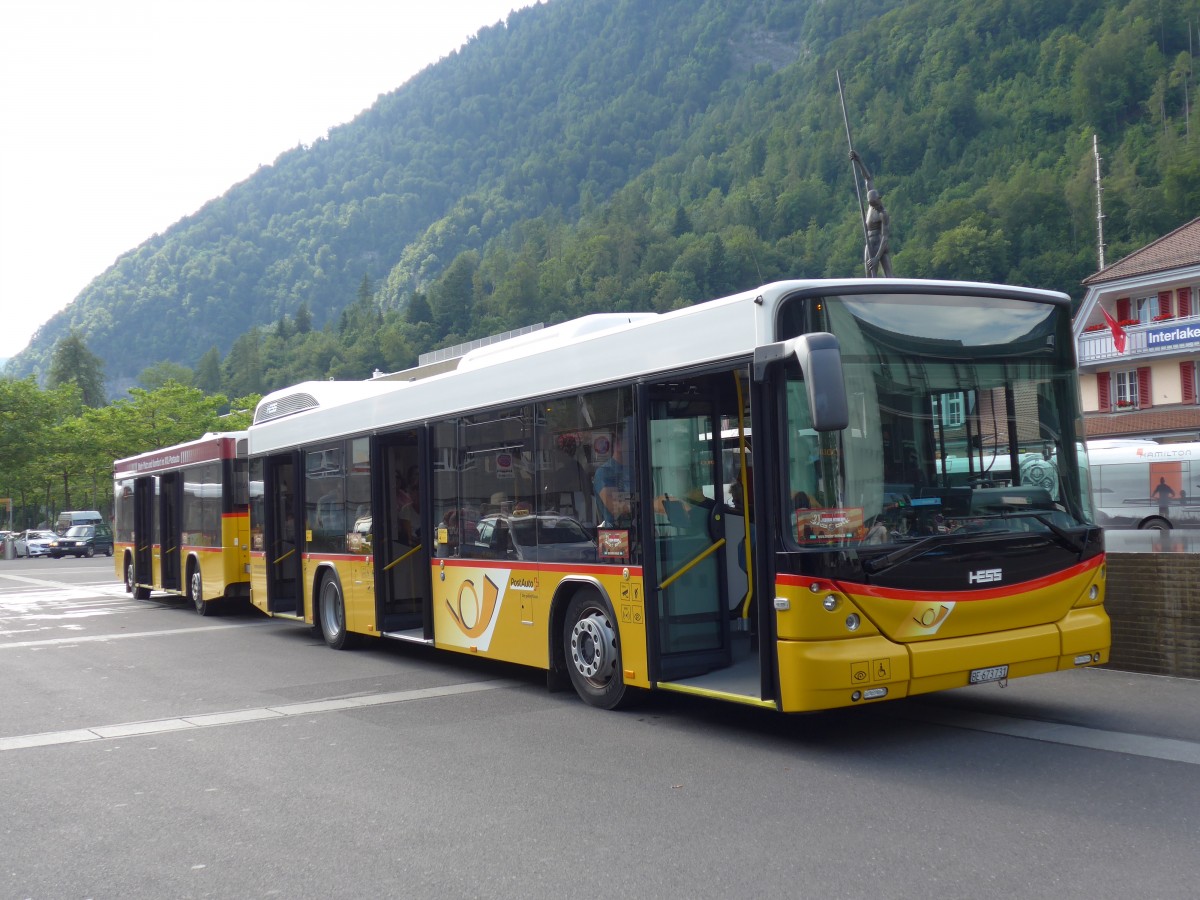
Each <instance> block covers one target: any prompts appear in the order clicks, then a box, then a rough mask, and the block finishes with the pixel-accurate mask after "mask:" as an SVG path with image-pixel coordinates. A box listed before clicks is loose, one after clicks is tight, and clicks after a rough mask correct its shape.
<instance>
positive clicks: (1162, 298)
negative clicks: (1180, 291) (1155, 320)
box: [1158, 291, 1171, 316]
mask: <svg viewBox="0 0 1200 900" xmlns="http://www.w3.org/2000/svg"><path fill="white" fill-rule="evenodd" d="M1158 314H1159V315H1160V316H1169V315H1170V314H1171V292H1170V291H1159V292H1158Z"/></svg>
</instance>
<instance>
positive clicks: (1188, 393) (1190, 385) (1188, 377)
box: [1179, 359, 1196, 403]
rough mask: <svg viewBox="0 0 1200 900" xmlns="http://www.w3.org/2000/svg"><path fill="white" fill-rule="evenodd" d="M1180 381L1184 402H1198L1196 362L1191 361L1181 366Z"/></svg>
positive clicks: (1182, 363)
mask: <svg viewBox="0 0 1200 900" xmlns="http://www.w3.org/2000/svg"><path fill="white" fill-rule="evenodd" d="M1179 381H1180V384H1181V386H1182V387H1183V402H1184V403H1195V402H1196V362H1195V360H1191V359H1189V360H1188V361H1187V362H1181V363H1180V364H1179Z"/></svg>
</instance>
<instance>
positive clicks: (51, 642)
mask: <svg viewBox="0 0 1200 900" xmlns="http://www.w3.org/2000/svg"><path fill="white" fill-rule="evenodd" d="M271 624H273V623H271V622H269V621H266V622H245V623H241V624H237V625H196V626H194V627H192V628H164V629H162V630H161V631H130V632H125V633H122V634H87V635H80V636H79V637H65V638H45V639H43V640H40V641H9V642H0V650H12V649H15V648H17V647H54V646H62V645H66V644H103V643H105V642H107V641H121V640H124V639H125V638H143V637H161V636H162V635H167V634H195V633H196V632H198V631H222V630H224V629H226V628H257V627H259V626H262V625H271Z"/></svg>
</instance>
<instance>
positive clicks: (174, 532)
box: [158, 472, 183, 593]
mask: <svg viewBox="0 0 1200 900" xmlns="http://www.w3.org/2000/svg"><path fill="white" fill-rule="evenodd" d="M182 500H183V473H182V472H167V473H166V474H165V475H162V476H160V478H159V482H158V525H159V534H158V541H159V546H160V552H161V554H162V555H161V557H160V560H159V566H160V572H161V575H162V588H163V590H165V591H175V592H177V593H178V592H180V591H182V589H183V587H182V584H181V582H180V577H179V566H180V562H179V553H180V539H181V537H182V535H181V533H180V532H181V527H182V526H181V523H182V519H181V507H182V505H183V504H182Z"/></svg>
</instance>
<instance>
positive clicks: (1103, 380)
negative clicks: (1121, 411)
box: [1096, 372, 1112, 412]
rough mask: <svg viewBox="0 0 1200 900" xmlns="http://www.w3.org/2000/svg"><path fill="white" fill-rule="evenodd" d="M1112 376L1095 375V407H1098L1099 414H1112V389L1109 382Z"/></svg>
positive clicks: (1104, 374) (1105, 373) (1104, 373)
mask: <svg viewBox="0 0 1200 900" xmlns="http://www.w3.org/2000/svg"><path fill="white" fill-rule="evenodd" d="M1111 381H1112V375H1110V374H1109V373H1108V372H1097V373H1096V395H1097V404H1096V405H1097V406H1099V407H1100V412H1112V389H1111V387H1110V382H1111Z"/></svg>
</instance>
